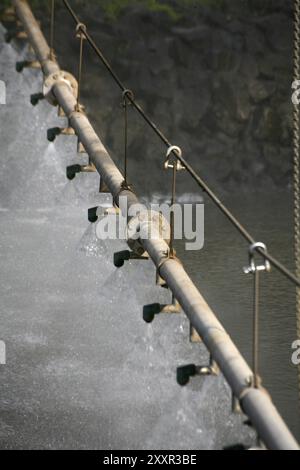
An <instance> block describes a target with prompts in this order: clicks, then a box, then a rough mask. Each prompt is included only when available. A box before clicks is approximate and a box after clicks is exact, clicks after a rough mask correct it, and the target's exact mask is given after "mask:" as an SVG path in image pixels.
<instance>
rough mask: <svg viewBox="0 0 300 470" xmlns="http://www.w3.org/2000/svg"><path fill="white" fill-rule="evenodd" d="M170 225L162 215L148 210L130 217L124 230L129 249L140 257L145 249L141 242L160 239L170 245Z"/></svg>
mask: <svg viewBox="0 0 300 470" xmlns="http://www.w3.org/2000/svg"><path fill="white" fill-rule="evenodd" d="M170 234H171V230H170V224H169V222H168V221H167V219H166V218H165V217H164V216H163V214H162V213H160V212H157V211H153V210H151V209H149V210H142V211H140V212H139V214H138V215H136V216H135V217H132V218H131V219H130V220H129V222H128V224H127V228H126V239H127V243H128V246H129V248H131V250H132V251H133V252H134V253H136V254H138V255H139V256H142V255H144V254H145V248H144V247H143V245H142V240H145V239H151V240H153V239H157V240H159V239H161V240H164V241H165V242H166V243H168V244H169V243H170Z"/></svg>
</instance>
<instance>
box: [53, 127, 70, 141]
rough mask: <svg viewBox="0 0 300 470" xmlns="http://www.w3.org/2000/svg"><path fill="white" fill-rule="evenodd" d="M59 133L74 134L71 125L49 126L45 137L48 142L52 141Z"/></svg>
mask: <svg viewBox="0 0 300 470" xmlns="http://www.w3.org/2000/svg"><path fill="white" fill-rule="evenodd" d="M59 135H75V131H74V129H73V128H72V127H51V129H48V130H47V139H48V140H49V142H54V141H55V139H56V137H57V136H59Z"/></svg>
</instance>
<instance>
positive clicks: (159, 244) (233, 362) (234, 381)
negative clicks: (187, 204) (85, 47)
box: [12, 0, 299, 450]
mask: <svg viewBox="0 0 300 470" xmlns="http://www.w3.org/2000/svg"><path fill="white" fill-rule="evenodd" d="M12 3H13V5H14V7H15V9H16V13H17V15H18V18H19V19H20V21H21V22H22V25H23V27H24V29H25V31H26V32H27V34H28V38H29V41H30V43H31V45H32V47H33V49H34V51H35V53H36V56H37V59H38V60H39V62H40V63H41V66H42V70H43V73H44V76H45V78H46V77H47V76H49V75H51V74H52V73H54V72H59V71H60V68H59V65H58V63H57V62H55V61H53V60H50V48H49V46H48V44H47V41H46V40H45V37H44V35H43V33H42V32H41V30H40V27H39V25H38V23H37V21H36V19H35V17H34V15H33V14H32V11H31V9H30V7H29V5H28V3H27V1H26V0H12ZM53 94H54V95H55V98H56V100H57V102H58V103H59V105H60V106H61V108H62V109H63V110H64V112H65V114H66V116H67V117H69V121H70V125H71V126H72V127H73V128H74V130H75V132H76V134H77V136H78V137H79V139H80V142H82V144H83V145H84V147H85V149H86V151H87V153H88V155H89V157H90V160H91V162H92V163H94V165H95V167H96V169H97V171H98V172H99V174H100V176H101V178H103V180H104V182H105V184H106V185H107V187H108V189H109V191H110V192H111V194H112V196H113V197H114V199H115V201H116V202H117V203H118V199H119V197H120V196H123V197H124V196H125V197H127V201H128V208H130V206H131V205H133V204H137V203H138V198H137V196H136V195H135V194H134V192H132V191H128V190H124V189H122V183H123V181H124V178H123V176H122V174H121V172H120V171H119V170H118V168H117V167H116V165H115V163H114V162H113V160H112V159H111V157H110V155H109V154H108V152H107V150H106V148H105V147H104V145H103V143H102V142H101V140H100V139H99V137H98V135H97V134H96V132H95V131H94V129H93V127H92V125H91V123H90V121H89V120H88V118H87V117H86V116H85V115H84V114H82V113H78V112H76V111H75V110H76V98H75V97H74V95H73V94H72V92H71V90H70V87H69V86H68V85H67V84H65V83H63V82H58V83H57V84H55V85H54V87H53ZM126 215H127V214H126ZM149 223H151V222H144V223H143V224H142V226H141V242H142V245H143V247H144V249H145V250H146V251H147V252H148V254H149V256H150V258H151V259H152V261H153V262H154V264H155V265H156V267H157V268H160V273H161V276H162V277H163V278H164V279H165V281H166V282H167V284H168V286H169V287H170V289H171V291H172V292H173V294H174V296H175V297H176V299H177V300H178V301H179V303H180V305H181V306H182V308H183V310H184V312H185V314H186V315H187V317H188V318H189V320H190V321H191V323H192V325H193V326H194V327H195V329H196V331H197V332H198V334H199V335H200V337H201V338H202V340H203V342H204V343H205V345H206V347H207V349H208V350H209V351H210V353H211V355H212V357H213V358H214V360H215V361H216V362H217V363H218V365H219V367H220V369H221V371H222V373H223V374H224V376H225V378H226V380H227V382H228V383H229V385H230V387H231V389H232V392H233V394H234V395H235V396H236V397H237V398H238V399H239V400H240V403H241V406H242V409H243V411H244V412H245V414H247V416H248V417H249V419H250V421H251V423H252V424H253V426H254V427H255V429H256V431H257V433H258V435H259V437H260V438H261V440H262V441H263V442H264V444H265V445H266V447H267V448H268V449H278V450H279V449H282V450H299V446H298V443H297V442H296V440H295V438H294V437H293V435H292V434H291V432H290V431H289V429H288V427H287V426H286V424H285V422H284V421H283V419H282V417H281V416H280V414H279V412H278V411H277V409H276V408H275V406H274V405H273V403H272V400H271V398H270V396H269V395H268V393H267V392H266V390H264V389H263V388H254V387H253V386H252V377H253V372H252V371H251V369H250V367H249V366H248V364H247V363H246V361H245V360H244V358H243V357H242V355H241V354H240V352H239V351H238V349H237V348H236V346H235V345H234V343H233V341H232V340H231V338H230V337H229V335H228V334H227V332H226V331H225V330H224V328H223V326H222V325H221V323H220V322H219V321H218V319H217V318H216V315H215V314H214V312H213V311H212V310H211V308H210V307H209V305H208V304H207V303H206V301H205V299H204V298H203V296H202V295H201V293H200V292H199V290H198V289H197V288H196V286H195V285H194V284H193V282H192V280H191V279H190V277H189V276H188V274H187V273H186V271H185V270H184V268H183V266H182V265H181V263H180V262H179V261H178V260H176V259H171V258H170V259H166V252H167V250H168V245H167V243H166V242H165V241H164V240H162V239H161V238H159V236H158V234H159V227H155V226H154V227H153V226H151V230H152V231H151V233H152V234H153V237H152V238H150V239H147V234H148V233H149V232H148V230H149V226H148V224H149ZM152 225H153V222H152ZM155 230H157V233H156V234H155ZM143 235H144V236H143Z"/></svg>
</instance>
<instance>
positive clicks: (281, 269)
mask: <svg viewBox="0 0 300 470" xmlns="http://www.w3.org/2000/svg"><path fill="white" fill-rule="evenodd" d="M297 1H299V0H297ZM63 3H64V5H65V7H66V8H67V10H68V11H69V13H70V14H71V16H72V18H73V20H74V21H75V23H76V24H77V25H80V24H81V23H80V20H79V18H78V16H77V15H76V13H75V12H74V10H73V9H72V7H71V5H70V3H69V1H68V0H63ZM79 29H80V30H81V31H82V32H83V34H84V35H85V37H86V39H87V41H88V43H89V45H90V46H91V47H92V49H93V50H94V52H95V53H96V55H97V56H98V57H99V59H100V60H101V62H102V63H103V65H104V66H105V67H106V69H107V70H108V72H109V74H110V75H111V76H112V78H113V79H114V81H115V82H116V84H117V85H118V86H119V88H120V89H121V90H122V91H123V92H124V91H126V89H127V88H126V87H125V85H124V84H123V83H122V81H121V80H120V78H119V77H118V75H117V74H116V73H115V71H114V70H113V69H112V67H111V65H110V63H109V62H108V60H107V59H106V58H105V56H104V55H103V53H102V52H101V50H100V49H99V47H98V46H97V45H96V43H95V41H94V40H93V38H92V37H91V35H90V34H89V33H88V31H87V30H85V31H84V30H83V29H82V28H81V27H80V26H79ZM128 99H129V101H130V102H131V104H132V106H133V107H134V108H135V109H136V110H137V111H138V113H139V114H140V115H141V116H142V117H143V119H144V120H145V121H146V122H147V124H148V125H149V126H150V127H151V128H152V130H153V131H154V132H155V134H156V135H157V136H158V137H159V138H160V139H161V141H162V142H163V143H164V144H165V145H166V146H167V147H168V148H170V147H172V144H171V142H170V141H169V140H168V139H167V137H166V136H165V135H164V134H163V132H162V131H161V130H160V129H159V128H158V127H157V126H156V124H154V122H153V121H152V120H151V119H150V117H149V116H148V115H147V114H146V112H145V111H144V110H143V108H142V107H141V106H140V105H139V104H138V103H137V102H136V100H135V98H134V97H131V96H130V95H128ZM173 155H174V156H175V157H176V158H177V159H178V160H179V161H180V162H181V163H182V165H183V166H185V168H186V170H187V172H188V173H189V174H190V176H191V177H192V178H193V179H194V180H195V181H196V183H197V184H198V186H199V187H200V188H201V189H202V190H203V191H204V192H205V193H206V194H207V195H208V196H209V198H210V199H211V200H212V201H213V202H214V204H215V205H216V206H217V207H218V208H219V210H220V211H221V212H222V213H223V214H224V215H225V217H226V218H227V219H228V220H229V221H230V222H231V224H232V225H233V226H234V227H235V228H236V229H237V230H238V232H239V233H240V234H241V235H242V236H243V237H244V238H245V240H246V241H247V242H248V243H250V244H251V245H253V244H255V243H256V242H255V239H254V238H253V237H252V236H251V235H250V233H249V232H248V231H247V230H246V228H245V227H244V226H243V225H242V224H241V223H240V222H239V221H238V220H237V219H236V217H235V216H234V215H233V214H232V212H231V211H230V210H229V209H228V208H227V207H226V206H225V205H224V204H223V203H222V202H221V201H220V199H219V198H218V197H217V195H216V194H215V193H214V192H213V191H212V190H211V189H210V187H209V186H208V185H207V184H206V182H205V181H204V180H203V179H202V178H201V177H200V175H199V174H198V173H197V172H196V171H195V170H194V169H193V167H192V166H191V165H190V164H188V163H187V161H186V160H185V159H184V158H183V157H182V156H180V155H178V154H177V152H176V151H174V150H173ZM256 251H257V252H258V253H260V254H261V256H263V257H264V258H265V259H267V260H268V261H269V262H270V263H271V264H272V265H273V266H274V267H275V268H276V269H277V270H278V271H279V272H280V273H281V274H283V275H284V276H285V277H286V278H288V279H289V280H290V281H291V282H293V283H294V284H295V285H296V286H298V287H300V273H298V275H297V276H295V275H294V274H293V273H292V272H291V271H290V270H289V269H287V268H286V267H285V266H284V265H283V264H282V263H280V261H278V260H277V259H276V258H275V257H274V256H272V255H271V254H270V253H265V252H264V251H263V250H262V249H261V248H259V247H258V248H256Z"/></svg>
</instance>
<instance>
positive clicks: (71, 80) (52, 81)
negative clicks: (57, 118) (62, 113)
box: [43, 70, 78, 106]
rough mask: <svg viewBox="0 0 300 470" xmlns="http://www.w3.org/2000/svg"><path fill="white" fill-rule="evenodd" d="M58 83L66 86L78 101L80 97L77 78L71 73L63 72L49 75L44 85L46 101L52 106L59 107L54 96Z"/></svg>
mask: <svg viewBox="0 0 300 470" xmlns="http://www.w3.org/2000/svg"><path fill="white" fill-rule="evenodd" d="M58 83H64V84H66V85H67V86H68V87H69V89H70V91H71V93H72V94H73V96H74V97H75V98H76V99H77V95H78V83H77V80H76V78H75V77H73V75H72V74H71V73H69V72H65V71H63V70H61V71H59V72H54V73H52V74H51V75H49V76H48V77H47V78H46V79H45V81H44V85H43V93H44V96H45V98H46V100H47V101H48V102H49V103H50V104H51V105H52V106H57V105H58V102H57V100H56V98H55V96H54V94H53V87H54V86H55V85H57V84H58Z"/></svg>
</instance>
